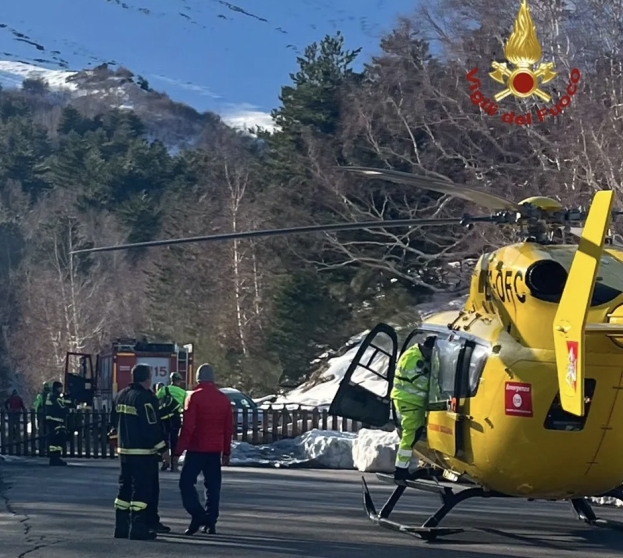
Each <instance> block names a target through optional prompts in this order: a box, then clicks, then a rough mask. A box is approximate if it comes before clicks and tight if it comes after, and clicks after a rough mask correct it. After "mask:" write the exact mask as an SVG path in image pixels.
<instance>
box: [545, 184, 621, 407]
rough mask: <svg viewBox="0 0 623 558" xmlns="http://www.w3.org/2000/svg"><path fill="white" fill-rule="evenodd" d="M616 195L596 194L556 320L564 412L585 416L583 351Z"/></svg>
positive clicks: (556, 347) (556, 345)
mask: <svg viewBox="0 0 623 558" xmlns="http://www.w3.org/2000/svg"><path fill="white" fill-rule="evenodd" d="M613 198H614V192H613V191H612V190H602V191H600V192H597V193H596V194H595V197H594V198H593V202H592V204H591V207H590V209H589V212H588V216H587V217H586V223H585V225H584V229H583V231H582V236H581V238H580V244H579V246H578V249H577V251H576V253H575V256H574V258H573V262H572V263H571V269H570V270H569V275H568V277H567V282H566V285H565V289H564V292H563V294H562V297H561V299H560V304H559V305H558V310H557V312H556V317H555V318H554V348H555V351H556V367H557V369H558V388H559V390H560V402H561V405H562V408H563V409H564V410H565V411H567V412H568V413H571V414H573V415H576V416H580V417H581V416H583V415H584V347H585V342H584V340H585V334H586V333H594V332H592V331H590V329H591V327H592V326H593V325H597V324H590V326H589V328H588V329H589V331H586V330H587V324H586V316H587V314H588V309H589V307H590V301H591V298H592V296H593V290H594V288H595V281H596V279H597V270H598V268H599V263H600V261H601V255H602V253H603V249H604V242H605V238H606V233H607V231H608V228H609V226H610V218H611V215H612V214H611V210H612V203H613Z"/></svg>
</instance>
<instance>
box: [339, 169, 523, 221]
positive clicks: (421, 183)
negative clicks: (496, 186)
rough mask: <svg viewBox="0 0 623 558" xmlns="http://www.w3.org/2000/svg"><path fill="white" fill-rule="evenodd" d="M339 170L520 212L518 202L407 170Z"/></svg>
mask: <svg viewBox="0 0 623 558" xmlns="http://www.w3.org/2000/svg"><path fill="white" fill-rule="evenodd" d="M338 168H339V169H340V170H345V171H348V172H355V173H358V174H363V175H364V176H367V177H369V178H383V179H385V180H389V181H391V182H397V183H401V184H409V185H411V186H417V187H418V188H424V189H426V190H433V191H434V192H440V193H442V194H448V195H450V196H454V197H455V198H461V199H463V200H466V201H471V202H473V203H476V204H478V205H481V206H483V207H486V208H488V209H493V210H494V211H516V212H518V213H521V211H522V208H521V206H520V205H519V204H517V203H515V202H512V201H509V200H506V199H504V198H501V197H499V196H495V195H493V194H488V193H486V192H481V191H480V190H474V189H472V188H466V187H464V186H460V185H458V184H454V183H453V182H442V181H441V180H433V179H430V178H426V177H424V176H417V175H415V174H410V173H408V172H401V171H395V170H385V169H372V168H368V167H338Z"/></svg>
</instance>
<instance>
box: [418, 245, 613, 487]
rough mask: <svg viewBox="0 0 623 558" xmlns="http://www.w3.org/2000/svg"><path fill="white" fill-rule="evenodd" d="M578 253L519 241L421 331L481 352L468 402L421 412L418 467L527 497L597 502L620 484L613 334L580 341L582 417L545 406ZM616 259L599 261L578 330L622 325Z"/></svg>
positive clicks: (551, 394) (487, 263)
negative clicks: (424, 419)
mask: <svg viewBox="0 0 623 558" xmlns="http://www.w3.org/2000/svg"><path fill="white" fill-rule="evenodd" d="M576 250H577V246H573V245H558V246H556V245H545V246H543V245H539V244H536V243H531V242H525V243H521V244H515V245H511V246H506V247H503V248H501V249H499V250H497V251H495V252H493V253H491V254H489V255H484V256H482V257H481V258H480V260H479V261H478V263H477V265H476V266H475V269H474V271H473V276H472V284H471V290H470V295H469V297H468V299H467V302H466V303H465V306H464V308H463V309H462V310H460V311H453V312H444V313H438V314H436V315H433V316H431V317H429V318H427V319H426V320H425V321H424V322H423V324H422V326H421V328H422V329H423V330H426V329H427V327H430V328H433V329H440V328H444V329H446V330H447V331H449V332H456V334H457V335H459V336H461V335H464V336H465V335H468V336H473V338H474V339H476V340H482V342H483V343H487V344H488V345H489V346H490V347H491V354H490V355H489V356H488V358H487V360H486V363H485V364H484V367H483V369H482V372H481V375H480V378H479V381H478V387H477V390H476V393H475V394H474V395H473V396H472V397H465V398H460V399H459V400H457V401H456V408H455V409H450V410H435V411H429V415H428V426H427V436H426V439H425V440H424V441H421V442H418V444H417V445H416V447H415V451H416V453H417V454H419V455H420V456H421V457H422V458H423V459H424V460H425V461H428V462H430V463H434V464H437V465H439V466H442V467H444V468H445V469H449V470H450V471H452V472H455V473H457V474H465V475H467V476H468V477H470V478H471V479H473V480H474V481H476V482H477V483H478V484H480V485H482V486H483V487H485V488H488V489H491V490H494V491H497V492H501V493H504V494H508V495H512V496H521V497H527V498H539V499H541V498H546V499H567V498H574V497H582V496H595V495H599V494H603V493H605V492H607V491H609V490H611V489H613V488H615V487H618V486H620V485H621V484H622V483H623V342H622V341H623V334H619V336H618V337H617V336H616V335H613V334H611V333H610V334H609V333H603V332H602V333H599V332H597V333H596V334H594V335H587V337H586V340H585V342H584V345H583V349H582V350H583V351H584V355H583V356H584V361H583V363H584V371H583V374H584V377H583V381H584V382H585V384H584V385H585V386H587V387H586V388H585V389H586V392H585V394H584V395H585V401H587V402H588V403H587V404H586V407H585V413H584V416H574V415H572V414H569V413H566V412H565V411H563V410H562V408H561V407H560V404H558V405H556V403H555V399H556V398H557V394H558V393H559V389H560V388H559V371H558V370H557V364H556V351H555V341H554V336H555V333H554V330H555V328H554V324H555V320H556V315H557V311H558V307H559V302H560V298H561V295H562V292H563V289H564V285H565V279H566V274H567V272H568V271H569V268H570V266H571V263H572V260H573V258H574V255H575V252H576ZM622 259H623V253H622V252H620V251H617V250H608V249H606V250H605V251H604V252H603V254H602V256H601V261H600V264H599V267H598V269H597V277H596V281H595V287H594V291H593V292H592V298H591V301H590V305H589V307H588V312H587V314H586V322H590V323H594V324H603V323H606V324H607V323H610V324H618V323H620V322H623V262H622V261H621V260H622ZM579 304H581V302H580V303H579ZM582 310H583V309H582ZM571 311H572V312H573V311H575V310H574V309H573V308H572V309H571ZM451 334H452V333H451ZM571 357H573V355H571ZM572 364H573V363H572ZM580 380H581V381H582V378H581V377H580ZM593 383H594V390H593V389H592V385H593Z"/></svg>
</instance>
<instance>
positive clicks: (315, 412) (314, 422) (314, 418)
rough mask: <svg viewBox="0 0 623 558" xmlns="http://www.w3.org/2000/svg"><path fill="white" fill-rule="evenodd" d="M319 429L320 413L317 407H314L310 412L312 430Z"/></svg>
mask: <svg viewBox="0 0 623 558" xmlns="http://www.w3.org/2000/svg"><path fill="white" fill-rule="evenodd" d="M314 428H315V429H318V428H320V411H318V407H314V409H313V410H312V429H314Z"/></svg>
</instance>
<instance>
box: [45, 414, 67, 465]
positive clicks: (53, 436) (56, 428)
mask: <svg viewBox="0 0 623 558" xmlns="http://www.w3.org/2000/svg"><path fill="white" fill-rule="evenodd" d="M45 427H46V437H47V439H48V457H49V458H50V459H55V460H57V459H60V458H61V456H62V454H63V448H64V447H65V440H66V438H67V431H66V430H65V424H64V423H59V422H56V421H52V420H47V421H46V425H45Z"/></svg>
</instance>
